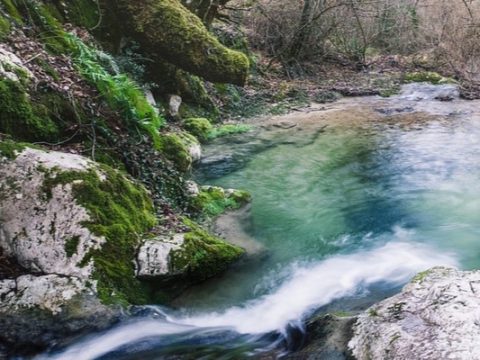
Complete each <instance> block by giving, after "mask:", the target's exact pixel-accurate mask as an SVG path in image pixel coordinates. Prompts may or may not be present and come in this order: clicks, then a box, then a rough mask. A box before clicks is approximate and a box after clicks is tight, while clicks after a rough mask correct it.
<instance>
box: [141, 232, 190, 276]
mask: <svg viewBox="0 0 480 360" xmlns="http://www.w3.org/2000/svg"><path fill="white" fill-rule="evenodd" d="M184 242H185V236H184V234H175V235H173V236H172V237H169V238H167V237H159V238H157V239H153V240H149V241H147V242H145V243H144V244H143V246H142V247H141V248H140V251H139V253H138V256H137V276H140V277H155V276H163V275H173V274H170V269H171V266H170V260H171V257H170V253H171V251H174V250H179V249H181V247H182V245H183V243H184Z"/></svg>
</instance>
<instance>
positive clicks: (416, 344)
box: [349, 268, 480, 360]
mask: <svg viewBox="0 0 480 360" xmlns="http://www.w3.org/2000/svg"><path fill="white" fill-rule="evenodd" d="M479 319H480V271H458V270H454V269H448V268H434V269H432V270H429V271H426V272H424V273H421V274H419V275H417V276H416V277H415V278H414V279H413V280H412V281H411V282H410V283H409V284H408V285H407V286H405V288H404V289H403V291H402V292H401V293H400V294H398V295H396V296H394V297H391V298H389V299H386V300H384V301H382V302H380V303H379V304H376V305H374V306H373V307H371V308H370V309H369V310H367V311H366V312H365V313H364V314H363V315H361V316H360V317H359V319H358V321H357V323H356V324H355V326H354V336H353V338H352V340H351V341H350V343H349V347H350V348H351V350H352V352H353V354H354V355H355V357H356V358H357V359H360V360H367V359H371V360H376V359H378V360H380V359H382V360H384V359H396V360H411V359H422V360H437V359H465V360H467V359H480V347H479V346H478V339H479V338H480V326H479V324H480V320H479Z"/></svg>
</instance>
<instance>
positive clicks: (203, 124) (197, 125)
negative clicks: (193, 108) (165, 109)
mask: <svg viewBox="0 0 480 360" xmlns="http://www.w3.org/2000/svg"><path fill="white" fill-rule="evenodd" d="M183 127H184V128H185V130H187V131H188V132H189V133H190V134H192V135H194V136H195V137H196V138H197V139H198V140H200V142H203V143H204V142H206V141H207V140H208V136H209V134H210V132H211V131H212V129H213V126H212V124H211V123H210V120H208V119H205V118H189V119H186V120H184V122H183Z"/></svg>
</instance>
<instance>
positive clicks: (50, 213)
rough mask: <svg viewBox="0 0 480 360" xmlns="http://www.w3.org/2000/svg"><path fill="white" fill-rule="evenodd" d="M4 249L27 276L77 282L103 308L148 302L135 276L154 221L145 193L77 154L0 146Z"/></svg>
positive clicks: (0, 234) (0, 218) (0, 233)
mask: <svg viewBox="0 0 480 360" xmlns="http://www.w3.org/2000/svg"><path fill="white" fill-rule="evenodd" d="M0 166H1V168H2V172H1V173H0V196H1V201H0V247H1V248H2V250H3V253H4V254H6V255H7V256H10V257H12V258H15V259H16V260H17V261H18V263H19V264H20V265H21V266H23V267H24V268H25V269H26V270H27V271H28V272H30V273H41V274H56V275H60V276H63V277H68V278H70V277H71V278H72V279H73V278H75V279H78V280H79V281H80V282H82V284H83V285H84V286H85V287H87V288H89V289H90V290H91V291H93V292H95V293H96V294H97V295H98V297H99V298H100V299H101V300H102V301H103V302H104V303H112V302H120V303H144V302H146V301H147V300H148V294H147V289H146V288H145V287H144V286H143V284H141V282H140V281H139V280H137V279H136V277H135V266H134V262H133V261H134V259H135V254H136V249H137V247H138V246H139V245H140V243H141V241H142V234H143V233H146V232H148V231H149V230H150V229H151V228H152V227H153V226H154V225H155V223H156V218H155V216H154V214H153V206H152V202H151V201H150V199H149V197H148V195H147V192H146V190H145V189H144V188H143V187H142V186H141V185H138V184H136V183H134V182H133V181H131V180H129V179H128V178H127V177H126V176H125V175H124V174H122V173H120V172H118V171H115V170H113V169H111V168H109V167H107V166H103V165H99V164H97V163H94V162H93V161H90V160H88V159H87V158H84V157H82V156H79V155H74V154H66V153H60V152H54V151H51V152H47V151H43V150H38V149H33V148H30V147H28V146H27V145H26V144H20V145H19V144H14V143H11V142H10V143H8V142H1V143H0Z"/></svg>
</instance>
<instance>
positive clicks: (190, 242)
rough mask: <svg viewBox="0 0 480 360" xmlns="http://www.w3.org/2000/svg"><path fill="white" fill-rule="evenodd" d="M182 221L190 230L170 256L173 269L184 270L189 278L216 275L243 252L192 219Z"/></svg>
mask: <svg viewBox="0 0 480 360" xmlns="http://www.w3.org/2000/svg"><path fill="white" fill-rule="evenodd" d="M183 222H184V223H185V225H186V226H188V227H189V228H190V231H189V232H188V233H186V234H185V243H184V245H183V246H182V248H181V249H179V250H175V251H173V252H172V253H171V254H170V256H171V257H172V266H173V270H174V271H177V272H186V273H187V277H188V278H189V279H190V280H193V281H202V280H205V279H208V278H210V277H212V276H215V275H218V274H219V273H221V272H222V271H225V270H226V269H227V268H228V266H229V265H230V264H231V263H232V262H233V261H235V260H236V259H238V258H239V257H240V256H241V255H242V254H243V252H244V251H243V250H242V249H241V248H239V247H237V246H233V245H230V244H228V243H226V242H225V241H223V240H222V239H220V238H218V237H216V236H213V235H211V234H209V233H208V232H207V231H205V230H203V229H202V228H201V227H200V226H198V225H197V224H195V223H193V222H192V221H190V220H188V219H186V218H184V219H183Z"/></svg>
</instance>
